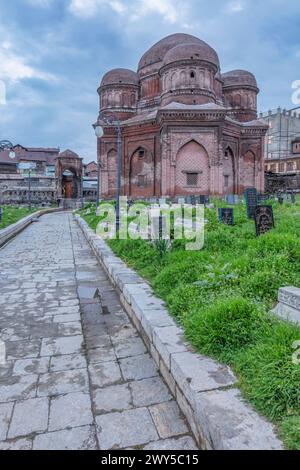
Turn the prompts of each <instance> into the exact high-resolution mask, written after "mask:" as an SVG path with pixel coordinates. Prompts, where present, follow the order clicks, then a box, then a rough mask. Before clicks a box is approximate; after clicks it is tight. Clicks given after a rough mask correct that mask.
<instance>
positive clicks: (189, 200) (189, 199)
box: [186, 196, 196, 206]
mask: <svg viewBox="0 0 300 470" xmlns="http://www.w3.org/2000/svg"><path fill="white" fill-rule="evenodd" d="M186 203H187V204H189V205H190V206H194V205H195V204H196V198H195V196H187V198H186Z"/></svg>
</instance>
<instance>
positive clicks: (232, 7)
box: [225, 0, 244, 13]
mask: <svg viewBox="0 0 300 470" xmlns="http://www.w3.org/2000/svg"><path fill="white" fill-rule="evenodd" d="M225 10H226V12H227V13H240V12H241V11H243V10H244V4H243V3H242V2H241V1H239V0H234V1H232V2H229V3H228V4H227V6H226V9H225Z"/></svg>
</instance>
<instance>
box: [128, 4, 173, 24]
mask: <svg viewBox="0 0 300 470" xmlns="http://www.w3.org/2000/svg"><path fill="white" fill-rule="evenodd" d="M136 7H137V8H136V13H135V19H141V18H143V17H145V16H147V15H148V14H153V13H158V14H159V15H161V16H162V18H163V19H164V20H165V21H167V22H170V23H176V21H177V20H178V17H179V16H178V15H179V9H177V8H176V5H175V2H174V1H172V0H151V1H149V0H139V1H138V3H137V5H136Z"/></svg>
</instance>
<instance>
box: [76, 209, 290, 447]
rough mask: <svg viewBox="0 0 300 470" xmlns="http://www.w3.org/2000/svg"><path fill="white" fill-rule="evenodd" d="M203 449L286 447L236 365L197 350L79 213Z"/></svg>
mask: <svg viewBox="0 0 300 470" xmlns="http://www.w3.org/2000/svg"><path fill="white" fill-rule="evenodd" d="M75 218H76V220H77V223H78V224H79V226H80V227H81V229H82V231H83V233H84V235H85V237H86V239H87V241H88V242H89V244H90V246H91V248H92V249H93V251H94V253H95V255H96V257H97V258H98V260H99V262H100V264H101V265H102V266H103V268H104V269H105V271H106V273H107V274H108V276H109V278H110V281H111V282H112V284H113V285H114V287H115V288H116V290H117V291H118V293H119V295H120V299H121V303H122V305H123V307H124V309H125V310H126V312H127V314H128V315H129V317H130V318H131V321H132V322H133V324H134V325H135V326H136V328H137V330H138V331H139V333H140V334H141V336H142V338H143V340H144V342H145V344H146V346H147V348H148V350H149V351H150V354H151V355H152V357H153V359H154V361H155V363H156V365H157V366H158V368H159V370H160V373H161V375H162V376H163V378H164V379H165V381H166V383H167V385H168V387H169V389H170V391H171V392H172V394H173V395H174V397H175V399H176V400H177V403H178V405H179V407H180V408H181V410H182V412H183V414H184V415H185V416H186V418H187V421H188V423H189V425H190V427H191V430H192V431H193V433H194V435H195V438H196V440H197V442H198V445H199V446H200V448H202V449H214V450H281V449H283V444H282V442H281V441H280V440H279V439H278V437H277V436H276V432H275V428H274V426H273V425H272V424H271V423H269V422H268V421H267V420H265V419H264V418H262V417H261V416H260V415H258V413H257V412H256V411H254V410H253V409H252V408H251V406H250V405H249V404H248V403H246V402H245V401H244V400H243V398H242V396H241V393H240V391H239V390H238V388H237V387H236V384H237V380H236V378H235V376H234V374H233V372H232V371H231V369H230V368H229V367H227V366H225V365H222V364H220V363H218V362H216V361H214V360H213V359H210V358H208V357H205V356H201V355H199V354H196V353H195V352H193V350H192V348H191V346H189V345H188V344H187V343H186V342H185V341H184V334H183V330H182V329H181V328H180V327H179V326H177V324H176V323H175V322H174V320H173V319H172V318H171V317H170V315H169V313H168V310H167V309H166V307H165V305H164V302H163V301H162V300H160V299H158V298H157V297H155V296H154V294H153V291H152V289H151V287H150V286H149V284H148V283H147V282H145V280H144V279H143V278H141V277H140V276H139V275H137V274H136V272H135V271H133V270H132V269H130V268H129V267H128V266H127V265H126V264H125V263H123V261H121V260H120V258H118V257H117V256H115V254H114V253H113V252H112V250H111V249H110V248H109V247H108V245H107V244H106V243H105V241H104V240H102V239H101V238H99V237H98V236H97V235H96V234H95V232H94V231H92V230H91V229H90V227H89V226H88V224H87V223H86V222H85V221H84V220H83V219H82V218H81V217H80V216H79V215H77V214H76V215H75Z"/></svg>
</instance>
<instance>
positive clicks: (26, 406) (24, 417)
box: [8, 398, 49, 439]
mask: <svg viewBox="0 0 300 470" xmlns="http://www.w3.org/2000/svg"><path fill="white" fill-rule="evenodd" d="M48 411H49V400H48V398H33V399H30V400H25V401H23V402H19V403H16V404H15V407H14V411H13V416H12V420H11V424H10V427H9V432H8V438H9V439H13V438H15V437H21V436H27V435H29V434H32V433H35V432H42V431H46V429H47V426H48Z"/></svg>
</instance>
